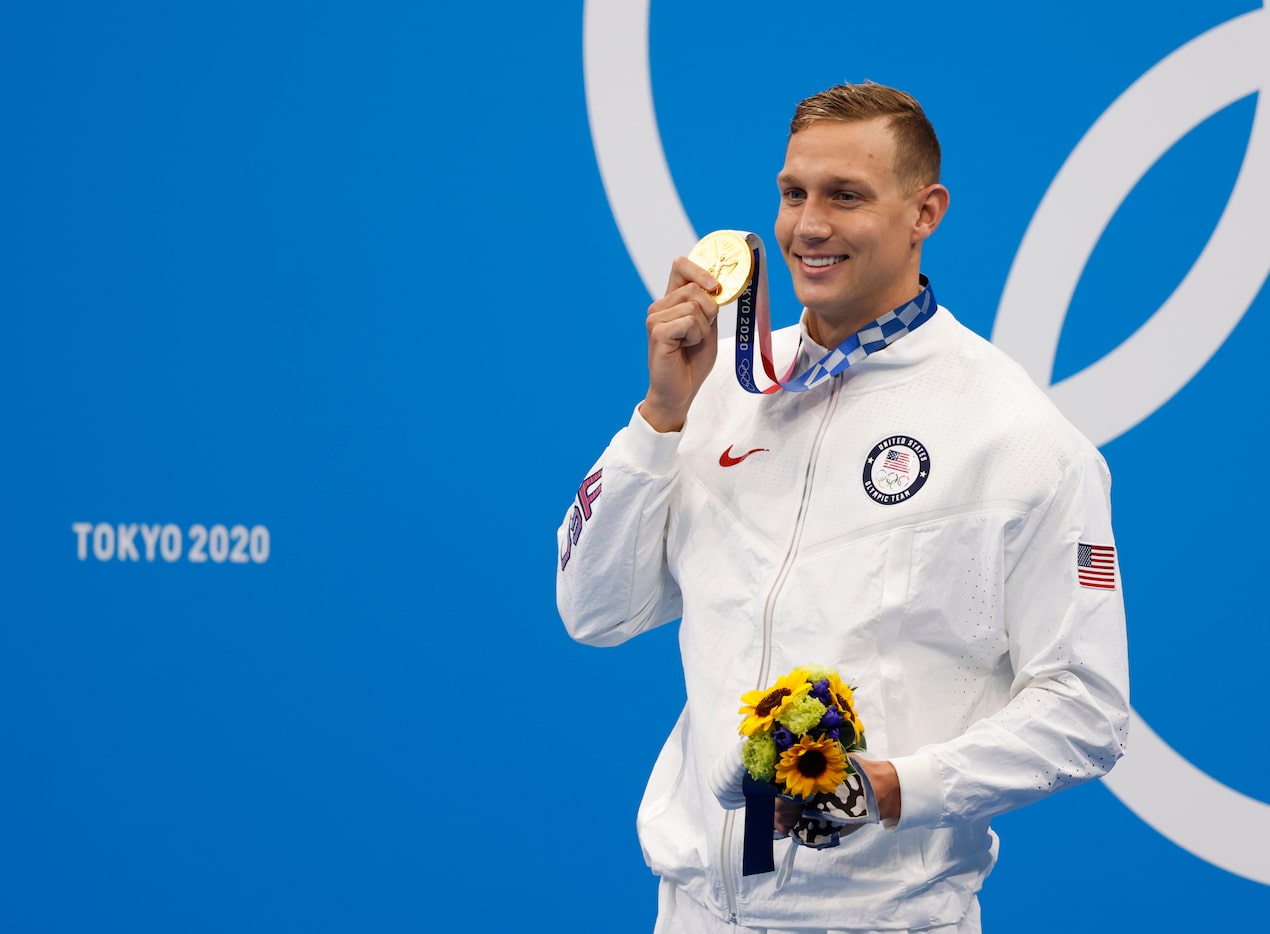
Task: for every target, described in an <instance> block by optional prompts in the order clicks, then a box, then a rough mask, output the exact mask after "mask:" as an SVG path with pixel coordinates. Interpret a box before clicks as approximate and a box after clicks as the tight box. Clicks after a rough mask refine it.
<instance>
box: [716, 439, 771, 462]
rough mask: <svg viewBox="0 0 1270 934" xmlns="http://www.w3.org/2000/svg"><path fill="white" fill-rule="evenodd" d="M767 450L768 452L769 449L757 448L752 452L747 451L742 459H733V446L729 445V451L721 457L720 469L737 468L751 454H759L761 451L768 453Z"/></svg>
mask: <svg viewBox="0 0 1270 934" xmlns="http://www.w3.org/2000/svg"><path fill="white" fill-rule="evenodd" d="M766 450H768V449H767V448H755V449H754V450H752V451H746V452H745V453H744V454H742V455H741V456H740V457H733V456H732V445H730V444H729V445H728V449H727V450H726V451H724V452H723V453H722V454H720V455H719V466H720V467H735V466H736V465H737V464H739V463H741V461H743V460H745V459H746V458H747V457H749V456H750V455H751V454H757V453H758V452H759V451H766Z"/></svg>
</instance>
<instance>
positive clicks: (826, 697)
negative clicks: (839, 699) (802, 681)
mask: <svg viewBox="0 0 1270 934" xmlns="http://www.w3.org/2000/svg"><path fill="white" fill-rule="evenodd" d="M811 696H812V697H814V698H816V700H818V701H820V702H821V703H822V704H824V705H825V706H826V707H832V706H833V694H831V693H830V691H829V679H828V678H821V679H820V680H819V681H817V682H816V683H815V684H813V685H812V686H811Z"/></svg>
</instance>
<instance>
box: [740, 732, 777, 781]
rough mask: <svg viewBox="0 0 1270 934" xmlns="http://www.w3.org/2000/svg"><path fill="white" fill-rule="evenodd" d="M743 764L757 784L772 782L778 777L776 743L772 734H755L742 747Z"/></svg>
mask: <svg viewBox="0 0 1270 934" xmlns="http://www.w3.org/2000/svg"><path fill="white" fill-rule="evenodd" d="M741 762H742V763H744V765H745V769H746V771H747V772H749V773H750V778H752V779H754V780H755V781H756V782H770V781H771V780H772V778H773V777H774V776H775V775H776V741H775V740H773V739H772V734H770V733H755V734H754V735H753V736H751V737H750V738H749V739H747V740H746V741H745V745H744V746H742V747H741Z"/></svg>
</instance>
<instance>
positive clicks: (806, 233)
mask: <svg viewBox="0 0 1270 934" xmlns="http://www.w3.org/2000/svg"><path fill="white" fill-rule="evenodd" d="M829 231H830V227H829V217H828V214H827V205H825V204H823V203H822V202H820V201H819V200H818V199H816V198H808V199H807V201H806V202H804V204H803V209H802V211H801V212H800V213H799V215H798V226H797V228H796V232H797V234H798V236H799V237H801V238H802V239H803V240H823V239H825V238H826V237H828V236H829Z"/></svg>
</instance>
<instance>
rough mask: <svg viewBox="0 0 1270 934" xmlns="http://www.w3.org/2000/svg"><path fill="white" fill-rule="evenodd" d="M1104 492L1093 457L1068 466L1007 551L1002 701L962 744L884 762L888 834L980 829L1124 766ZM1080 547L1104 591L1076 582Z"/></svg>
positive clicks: (1122, 651)
mask: <svg viewBox="0 0 1270 934" xmlns="http://www.w3.org/2000/svg"><path fill="white" fill-rule="evenodd" d="M1110 489H1111V477H1110V474H1109V472H1108V471H1107V467H1106V464H1105V462H1104V461H1103V459H1102V457H1101V456H1100V455H1099V454H1098V453H1097V452H1096V451H1090V452H1088V453H1086V454H1084V455H1082V456H1080V457H1078V458H1077V459H1076V460H1075V462H1074V463H1073V464H1071V465H1070V466H1069V467H1068V469H1067V470H1066V471H1065V472H1064V475H1063V477H1062V479H1061V481H1060V483H1059V486H1058V488H1057V490H1056V491H1055V492H1054V494H1053V495H1052V496H1051V498H1050V499H1049V500H1048V502H1046V503H1045V504H1043V505H1042V506H1040V507H1038V508H1036V509H1034V510H1033V512H1032V513H1031V514H1030V515H1029V516H1028V518H1027V520H1026V521H1025V523H1024V524H1023V527H1022V528H1021V529H1020V532H1019V534H1018V535H1016V536H1014V537H1013V538H1012V539H1011V540H1009V541H1008V542H1007V545H1006V547H1007V556H1006V557H1007V567H1009V568H1010V570H1009V572H1008V575H1007V577H1006V581H1005V601H1006V602H1005V620H1006V626H1007V629H1008V632H1007V636H1008V644H1009V652H1010V661H1011V664H1012V668H1013V672H1014V676H1013V681H1012V683H1011V686H1010V700H1009V702H1008V703H1007V704H1006V705H1005V707H1003V708H1002V709H1001V710H999V711H998V712H997V713H995V714H993V715H992V716H989V717H986V718H985V719H982V720H979V721H978V722H976V723H975V724H973V725H972V726H971V727H970V728H969V729H968V730H967V731H966V732H965V733H963V734H962V735H961V736H959V737H957V738H955V739H952V740H949V741H947V742H943V743H938V744H934V745H930V746H926V747H922V748H920V749H918V750H917V751H916V752H915V753H914V754H912V755H910V756H903V757H899V758H897V759H894V760H892V763H893V764H894V765H895V768H896V772H897V773H898V775H899V779H900V792H901V814H900V819H899V823H898V825H897V826H898V827H900V828H903V827H911V826H935V827H939V826H946V825H949V824H953V823H959V822H960V821H962V820H976V819H982V818H990V817H993V816H995V815H997V814H1001V813H1004V812H1006V811H1010V810H1014V809H1015V808H1018V807H1022V806H1023V805H1025V804H1028V803H1030V802H1032V801H1034V800H1036V799H1038V798H1041V797H1043V796H1045V795H1047V794H1050V793H1052V792H1055V791H1058V790H1060V789H1063V788H1066V787H1070V786H1073V785H1077V784H1080V783H1082V782H1085V781H1088V780H1090V779H1093V778H1098V777H1100V776H1102V775H1104V774H1106V773H1107V772H1108V771H1110V769H1111V767H1112V766H1113V765H1114V764H1115V762H1116V761H1117V760H1118V759H1119V758H1120V757H1121V755H1123V753H1124V748H1125V741H1126V737H1127V733H1128V722H1129V674H1128V659H1127V648H1126V638H1125V616H1124V601H1123V598H1122V590H1121V581H1120V569H1119V562H1118V561H1117V560H1116V558H1115V551H1114V547H1115V543H1114V540H1113V538H1112V532H1111V505H1110ZM1082 545H1094V546H1098V547H1099V548H1100V549H1103V550H1102V551H1101V554H1103V555H1108V556H1109V557H1110V560H1111V564H1112V578H1111V582H1112V584H1113V586H1112V587H1110V588H1108V587H1107V586H1106V582H1105V581H1097V582H1095V581H1091V580H1090V579H1089V578H1088V577H1085V578H1084V580H1083V582H1082V577H1081V573H1080V571H1079V570H1078V563H1079V557H1078V556H1079V554H1080V548H1081V546H1082ZM1092 583H1097V584H1100V586H1090V585H1091V584H1092Z"/></svg>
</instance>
